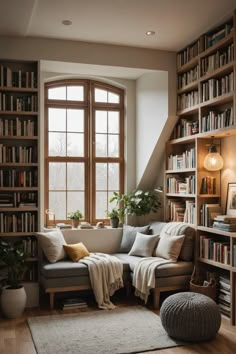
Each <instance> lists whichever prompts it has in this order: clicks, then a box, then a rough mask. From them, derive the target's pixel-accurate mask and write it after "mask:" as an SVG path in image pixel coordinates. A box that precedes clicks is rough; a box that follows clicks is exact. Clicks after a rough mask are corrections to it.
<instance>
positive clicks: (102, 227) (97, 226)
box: [96, 221, 104, 229]
mask: <svg viewBox="0 0 236 354" xmlns="http://www.w3.org/2000/svg"><path fill="white" fill-rule="evenodd" d="M96 229H104V222H103V221H99V222H97V224H96Z"/></svg>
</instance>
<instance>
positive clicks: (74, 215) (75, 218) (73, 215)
mask: <svg viewBox="0 0 236 354" xmlns="http://www.w3.org/2000/svg"><path fill="white" fill-rule="evenodd" d="M67 217H68V218H69V219H71V220H72V226H73V227H74V228H77V227H78V226H79V221H80V219H82V218H83V214H82V213H81V211H80V210H75V211H72V212H70V213H68V215H67Z"/></svg>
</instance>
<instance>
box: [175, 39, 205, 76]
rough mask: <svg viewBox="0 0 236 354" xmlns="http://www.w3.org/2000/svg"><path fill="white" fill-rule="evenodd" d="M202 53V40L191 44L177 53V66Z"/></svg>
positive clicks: (179, 66)
mask: <svg viewBox="0 0 236 354" xmlns="http://www.w3.org/2000/svg"><path fill="white" fill-rule="evenodd" d="M199 53H200V40H199V39H198V40H197V41H196V42H194V43H192V44H191V45H189V46H188V47H187V48H185V49H184V50H182V51H181V52H180V53H178V54H177V68H178V69H180V68H181V66H183V65H185V64H186V63H188V62H189V61H190V60H191V59H193V58H195V57H196V56H197V55H198V54H199Z"/></svg>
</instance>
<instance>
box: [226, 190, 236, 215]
mask: <svg viewBox="0 0 236 354" xmlns="http://www.w3.org/2000/svg"><path fill="white" fill-rule="evenodd" d="M226 215H234V216H236V183H228V190H227V204H226Z"/></svg>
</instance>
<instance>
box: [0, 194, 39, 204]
mask: <svg viewBox="0 0 236 354" xmlns="http://www.w3.org/2000/svg"><path fill="white" fill-rule="evenodd" d="M26 206H28V207H29V206H30V207H36V206H37V193H36V192H14V193H5V192H0V207H26Z"/></svg>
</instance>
